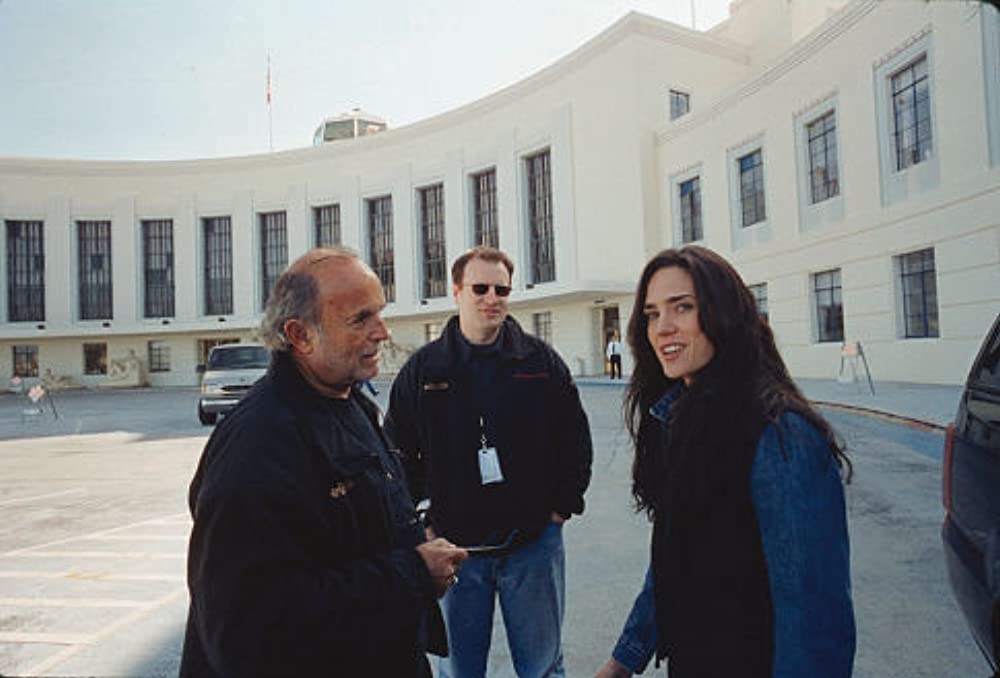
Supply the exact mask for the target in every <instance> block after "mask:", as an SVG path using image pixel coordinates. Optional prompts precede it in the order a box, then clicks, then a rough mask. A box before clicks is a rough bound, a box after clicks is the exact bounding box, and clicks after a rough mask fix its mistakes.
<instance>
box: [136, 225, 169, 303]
mask: <svg viewBox="0 0 1000 678" xmlns="http://www.w3.org/2000/svg"><path fill="white" fill-rule="evenodd" d="M141 229H142V262H143V263H142V269H143V292H144V294H143V316H144V317H146V318H173V317H174V222H173V220H172V219H145V220H143V221H142V222H141Z"/></svg>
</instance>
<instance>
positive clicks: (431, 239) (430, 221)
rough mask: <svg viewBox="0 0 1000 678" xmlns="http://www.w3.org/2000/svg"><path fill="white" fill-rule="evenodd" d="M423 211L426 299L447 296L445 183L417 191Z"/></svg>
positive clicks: (421, 239)
mask: <svg viewBox="0 0 1000 678" xmlns="http://www.w3.org/2000/svg"><path fill="white" fill-rule="evenodd" d="M417 196H418V198H417V202H418V207H419V212H420V254H421V262H422V269H423V276H422V277H423V280H422V283H423V285H422V291H423V298H424V299H433V298H435V297H445V296H447V295H448V273H447V262H446V258H447V255H446V254H445V230H444V229H445V225H444V184H434V185H432V186H425V187H423V188H420V189H418V190H417Z"/></svg>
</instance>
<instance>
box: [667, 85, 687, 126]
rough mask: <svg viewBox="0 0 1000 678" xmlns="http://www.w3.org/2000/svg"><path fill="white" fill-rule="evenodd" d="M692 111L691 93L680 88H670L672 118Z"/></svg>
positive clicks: (674, 118)
mask: <svg viewBox="0 0 1000 678" xmlns="http://www.w3.org/2000/svg"><path fill="white" fill-rule="evenodd" d="M690 111H691V94H690V93H689V92H684V91H682V90H679V89H671V90H670V119H671V120H676V119H677V118H679V117H681V116H682V115H687V114H688V113H689V112H690Z"/></svg>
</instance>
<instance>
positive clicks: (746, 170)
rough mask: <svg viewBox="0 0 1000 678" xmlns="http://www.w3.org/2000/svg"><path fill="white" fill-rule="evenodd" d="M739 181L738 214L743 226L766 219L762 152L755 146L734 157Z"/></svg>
mask: <svg viewBox="0 0 1000 678" xmlns="http://www.w3.org/2000/svg"><path fill="white" fill-rule="evenodd" d="M736 168H737V176H738V179H739V182H740V215H741V224H742V226H743V228H747V227H748V226H753V225H754V224H759V223H761V222H762V221H766V220H767V208H766V205H765V197H764V152H763V149H761V148H757V149H755V150H753V151H750V152H749V153H744V154H743V155H741V156H740V157H739V158H737V159H736Z"/></svg>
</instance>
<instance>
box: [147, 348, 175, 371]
mask: <svg viewBox="0 0 1000 678" xmlns="http://www.w3.org/2000/svg"><path fill="white" fill-rule="evenodd" d="M148 353H149V371H150V372H169V371H170V344H168V343H167V342H165V341H151V342H149V343H148Z"/></svg>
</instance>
